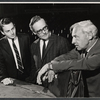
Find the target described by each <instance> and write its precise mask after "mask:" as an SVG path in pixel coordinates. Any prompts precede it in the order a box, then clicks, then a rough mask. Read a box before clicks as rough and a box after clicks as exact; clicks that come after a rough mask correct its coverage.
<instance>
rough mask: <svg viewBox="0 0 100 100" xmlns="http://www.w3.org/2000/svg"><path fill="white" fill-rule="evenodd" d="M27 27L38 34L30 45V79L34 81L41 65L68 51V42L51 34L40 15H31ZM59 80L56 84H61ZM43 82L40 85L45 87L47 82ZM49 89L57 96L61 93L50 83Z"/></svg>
mask: <svg viewBox="0 0 100 100" xmlns="http://www.w3.org/2000/svg"><path fill="white" fill-rule="evenodd" d="M29 27H30V29H31V31H32V32H33V33H34V35H37V36H38V39H37V40H35V41H34V42H33V43H32V45H31V52H32V62H33V66H32V73H31V74H34V75H33V77H32V79H33V80H34V79H35V81H36V76H37V73H38V71H39V70H40V69H41V68H42V66H44V65H45V64H46V63H48V62H50V61H51V60H53V59H54V58H55V57H57V56H59V55H61V54H64V53H67V52H68V51H69V43H68V41H67V39H65V38H63V37H60V36H57V35H55V34H52V33H51V31H50V30H49V28H48V25H47V23H46V21H45V20H44V19H43V18H41V17H40V16H37V15H36V16H34V17H32V18H31V20H30V24H29ZM44 49H45V50H44ZM34 64H35V65H34ZM49 74H54V73H51V72H50V71H49ZM66 74H69V73H68V72H67V73H66ZM63 75H64V74H63ZM63 75H62V76H61V75H60V76H61V78H62V79H64V77H63ZM64 76H65V75H64ZM67 76H68V75H67ZM58 77H59V75H58ZM33 80H32V82H33ZM60 82H62V81H61V80H59V84H58V85H60V84H63V83H60ZM33 83H34V82H33ZM44 83H45V82H43V84H42V85H43V86H45V87H47V86H46V85H47V84H44ZM64 85H65V84H64ZM64 85H63V87H60V88H61V89H62V88H64ZM49 89H50V90H51V91H52V92H54V91H55V92H56V95H57V96H59V95H61V94H59V90H56V89H55V88H54V87H52V85H49Z"/></svg>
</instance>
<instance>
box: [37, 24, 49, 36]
mask: <svg viewBox="0 0 100 100" xmlns="http://www.w3.org/2000/svg"><path fill="white" fill-rule="evenodd" d="M47 30H48V26H45V27H43V28H42V29H40V30H38V31H36V33H37V34H38V35H40V34H41V33H43V31H47Z"/></svg>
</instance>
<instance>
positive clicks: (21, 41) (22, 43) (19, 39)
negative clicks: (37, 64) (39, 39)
mask: <svg viewBox="0 0 100 100" xmlns="http://www.w3.org/2000/svg"><path fill="white" fill-rule="evenodd" d="M18 42H19V48H20V53H21V57H22V58H23V51H24V50H23V48H24V47H23V46H24V41H23V39H22V37H20V36H18Z"/></svg>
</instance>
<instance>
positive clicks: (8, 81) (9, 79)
mask: <svg viewBox="0 0 100 100" xmlns="http://www.w3.org/2000/svg"><path fill="white" fill-rule="evenodd" d="M1 82H2V83H3V84H4V85H9V84H13V83H14V81H13V79H11V78H5V79H3V80H2V81H1Z"/></svg>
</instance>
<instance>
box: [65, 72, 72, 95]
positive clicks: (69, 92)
mask: <svg viewBox="0 0 100 100" xmlns="http://www.w3.org/2000/svg"><path fill="white" fill-rule="evenodd" d="M72 77H73V75H72V71H71V72H70V79H69V82H68V87H67V95H66V97H71V94H72V81H73V80H72Z"/></svg>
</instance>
